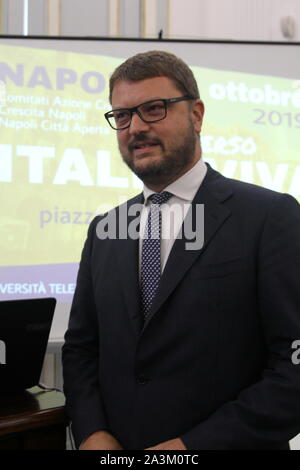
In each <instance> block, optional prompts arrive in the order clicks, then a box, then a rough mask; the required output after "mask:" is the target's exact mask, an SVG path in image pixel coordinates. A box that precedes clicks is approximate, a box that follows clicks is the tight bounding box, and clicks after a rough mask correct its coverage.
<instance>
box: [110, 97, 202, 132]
mask: <svg viewBox="0 0 300 470" xmlns="http://www.w3.org/2000/svg"><path fill="white" fill-rule="evenodd" d="M195 99H196V98H195V97H193V96H180V97H178V98H161V99H157V100H150V101H146V102H145V103H142V104H139V105H138V106H134V107H132V108H118V109H113V110H112V111H108V113H105V114H104V116H105V119H106V120H107V122H108V123H109V125H110V126H111V127H112V128H113V129H115V130H116V131H120V130H123V129H127V128H128V127H129V126H130V123H131V119H132V115H133V113H137V115H138V116H139V117H140V118H141V119H142V121H144V122H157V121H161V120H162V119H165V117H166V116H167V109H168V107H167V105H168V104H170V103H177V102H178V101H186V100H195Z"/></svg>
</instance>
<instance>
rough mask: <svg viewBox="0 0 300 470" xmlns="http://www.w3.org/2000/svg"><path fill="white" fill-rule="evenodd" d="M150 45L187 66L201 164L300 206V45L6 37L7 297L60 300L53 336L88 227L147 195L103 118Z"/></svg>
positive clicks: (1, 119) (2, 107)
mask: <svg viewBox="0 0 300 470" xmlns="http://www.w3.org/2000/svg"><path fill="white" fill-rule="evenodd" d="M153 49H161V50H168V51H171V52H174V53H175V54H177V55H178V56H180V57H181V58H182V59H184V60H185V61H187V62H188V63H189V64H190V66H191V67H192V70H193V72H194V74H195V76H196V79H197V81H198V84H199V89H200V95H201V98H202V100H203V101H204V103H205V108H206V112H205V119H204V126H203V129H202V135H201V144H202V150H203V158H204V160H205V161H207V162H208V163H209V164H210V165H211V166H212V167H213V168H215V169H217V170H218V171H220V172H221V173H223V174H224V175H225V176H228V177H230V178H236V179H240V180H243V181H247V182H250V183H254V184H258V185H261V186H264V187H267V188H271V189H273V190H276V191H280V192H287V193H290V194H292V195H293V196H294V197H296V198H297V199H298V200H300V163H299V155H298V154H299V143H300V138H299V136H300V61H299V57H300V44H287V43H272V44H268V43H236V42H209V41H202V42H199V41H198V42H196V41H166V40H162V41H160V40H153V41H149V40H145V41H141V40H129V39H127V40H124V39H118V40H117V39H116V40H113V39H110V40H108V39H92V38H89V39H82V38H81V39H79V38H67V39H64V38H52V39H50V38H38V37H35V38H33V37H31V38H24V37H18V38H17V37H14V38H13V37H1V38H0V136H1V139H0V197H1V211H0V228H1V237H0V253H1V256H0V298H1V299H15V298H29V297H30V298H32V297H45V296H54V297H56V298H57V299H58V301H59V303H58V307H57V311H56V314H55V321H54V325H53V328H52V333H51V335H52V337H55V338H62V337H63V334H64V331H65V328H66V325H67V320H68V314H69V308H70V302H71V300H72V295H73V293H74V288H75V282H76V274H77V269H78V262H79V259H80V254H81V250H82V246H83V243H84V240H85V237H86V232H87V228H88V225H89V223H90V221H91V220H92V218H93V217H94V216H95V215H96V214H97V213H103V212H105V211H106V210H108V209H109V208H112V207H114V206H115V205H118V204H120V203H122V202H124V201H125V200H127V199H128V198H130V197H132V196H134V195H135V194H137V193H138V192H140V191H141V189H142V183H141V181H140V180H138V179H137V178H136V177H135V176H133V175H132V174H131V173H130V172H129V170H128V169H127V167H126V166H125V164H124V163H123V162H122V160H121V158H120V156H119V152H118V147H117V142H116V134H115V132H114V131H113V130H112V129H111V128H109V126H108V124H107V123H106V121H105V119H104V116H103V114H104V113H105V112H106V111H107V110H109V109H111V108H110V104H109V101H108V80H109V76H110V75H111V73H112V71H113V70H114V68H115V67H116V66H117V65H118V64H120V62H121V61H123V60H124V59H125V58H127V57H129V56H131V55H133V54H135V53H137V52H140V51H146V50H153ZM116 295H117V293H116Z"/></svg>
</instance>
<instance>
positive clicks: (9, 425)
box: [0, 387, 68, 450]
mask: <svg viewBox="0 0 300 470" xmlns="http://www.w3.org/2000/svg"><path fill="white" fill-rule="evenodd" d="M64 404H65V397H64V394H63V393H62V392H59V391H45V390H43V389H42V388H40V387H33V388H31V389H29V390H26V391H25V392H23V393H21V394H17V395H3V394H0V450H41V449H45V450H47V449H51V450H64V449H66V426H67V425H68V421H67V418H66V415H65V409H64Z"/></svg>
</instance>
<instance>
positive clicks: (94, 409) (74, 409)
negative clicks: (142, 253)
mask: <svg viewBox="0 0 300 470" xmlns="http://www.w3.org/2000/svg"><path fill="white" fill-rule="evenodd" d="M96 222H97V218H96V219H94V220H93V221H92V223H91V225H90V228H89V231H88V237H87V240H86V242H85V245H84V248H83V251H82V257H81V261H80V265H79V271H78V276H77V285H76V289H75V294H74V298H73V303H72V307H71V313H70V319H69V325H68V330H67V332H66V334H65V343H64V345H63V349H62V361H63V376H64V393H65V396H66V409H67V413H68V415H69V418H70V419H71V426H72V432H73V435H74V439H75V444H76V447H79V445H80V444H81V442H82V441H83V440H84V439H86V438H87V437H88V436H89V435H90V434H92V433H93V432H95V431H98V430H104V429H107V426H106V419H105V412H104V407H103V404H102V400H101V391H100V387H99V383H98V375H99V372H98V361H99V348H98V335H99V333H98V322H97V312H96V307H95V303H94V293H93V285H92V279H91V272H90V257H91V247H92V242H93V237H94V236H95V229H96Z"/></svg>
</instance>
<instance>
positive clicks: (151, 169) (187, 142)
mask: <svg viewBox="0 0 300 470" xmlns="http://www.w3.org/2000/svg"><path fill="white" fill-rule="evenodd" d="M179 96H183V93H182V92H181V91H179V90H178V89H177V87H176V86H175V84H174V83H173V82H172V81H171V80H170V79H169V78H167V77H154V78H149V79H146V80H141V81H138V82H127V81H119V82H117V83H116V84H115V86H114V89H113V93H112V107H113V109H116V108H131V107H133V106H138V105H140V104H142V103H144V102H146V101H149V100H152V99H159V98H177V97H179ZM167 106H168V108H167V117H166V118H165V119H163V120H161V121H157V122H153V123H146V122H143V121H142V120H141V119H140V117H139V116H138V115H137V114H136V113H134V114H133V116H132V121H131V124H130V127H129V128H127V129H124V130H119V131H117V137H118V144H119V149H120V153H121V155H122V158H123V160H124V161H125V163H126V164H127V165H128V166H129V168H130V169H131V170H132V171H133V172H134V173H135V174H136V175H137V176H138V177H139V178H141V180H142V181H144V182H145V183H146V184H148V185H150V186H151V185H161V184H169V183H170V182H172V181H174V180H175V179H177V178H178V177H180V176H181V175H182V174H184V173H185V172H186V171H188V170H189V169H190V168H191V167H192V166H193V165H194V164H195V163H196V161H197V160H198V159H199V158H200V156H201V150H200V144H199V133H200V130H201V124H202V118H203V113H204V106H203V103H202V102H201V101H200V100H196V102H194V101H181V102H177V103H171V104H168V105H167Z"/></svg>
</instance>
